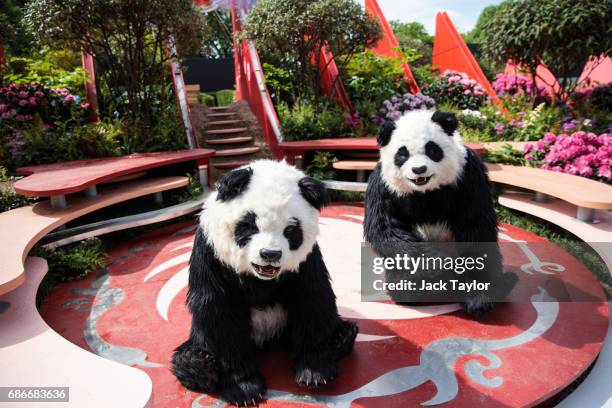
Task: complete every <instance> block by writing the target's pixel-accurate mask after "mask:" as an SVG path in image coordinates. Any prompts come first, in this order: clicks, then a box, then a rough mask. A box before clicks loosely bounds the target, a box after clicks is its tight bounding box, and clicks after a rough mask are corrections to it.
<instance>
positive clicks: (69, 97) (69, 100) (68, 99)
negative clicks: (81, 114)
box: [65, 95, 74, 103]
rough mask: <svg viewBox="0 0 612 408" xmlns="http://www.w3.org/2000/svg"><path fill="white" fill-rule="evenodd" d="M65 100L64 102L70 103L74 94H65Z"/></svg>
mask: <svg viewBox="0 0 612 408" xmlns="http://www.w3.org/2000/svg"><path fill="white" fill-rule="evenodd" d="M65 101H66V103H72V101H74V96H72V95H67V96H66V99H65Z"/></svg>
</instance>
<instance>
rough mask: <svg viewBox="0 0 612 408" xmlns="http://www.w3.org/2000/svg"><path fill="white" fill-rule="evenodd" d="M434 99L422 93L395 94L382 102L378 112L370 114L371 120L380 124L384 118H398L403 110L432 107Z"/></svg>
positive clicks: (434, 102)
mask: <svg viewBox="0 0 612 408" xmlns="http://www.w3.org/2000/svg"><path fill="white" fill-rule="evenodd" d="M435 104H436V101H434V100H433V98H431V97H429V96H427V95H423V94H422V93H417V94H414V95H413V94H411V93H406V94H404V95H397V96H394V97H392V98H391V99H387V100H386V101H384V102H383V107H382V108H381V109H380V114H376V115H374V116H372V122H374V123H376V124H377V125H381V124H382V123H384V122H385V120H398V119H399V118H401V117H402V114H403V113H404V112H408V111H411V110H417V109H429V108H433V107H434V106H435Z"/></svg>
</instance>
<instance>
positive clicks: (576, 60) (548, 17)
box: [482, 0, 612, 100]
mask: <svg viewBox="0 0 612 408" xmlns="http://www.w3.org/2000/svg"><path fill="white" fill-rule="evenodd" d="M611 15H612V2H611V1H600V0H583V1H575V0H518V1H509V2H507V3H502V5H501V7H500V9H499V10H498V11H496V12H495V13H494V14H493V16H492V17H491V18H490V20H488V21H486V22H485V23H484V24H483V25H482V32H483V37H482V41H483V42H482V45H483V50H484V52H485V54H486V56H487V57H488V58H490V59H491V60H493V61H497V62H499V63H505V62H506V61H507V60H508V59H512V60H513V61H514V62H515V63H516V64H519V65H522V66H524V67H525V68H526V69H527V70H528V72H529V73H531V74H535V72H536V68H537V66H538V65H539V64H540V62H542V61H544V62H545V63H546V65H547V66H548V68H549V69H550V70H551V71H552V72H553V73H554V74H555V76H556V77H557V78H559V83H560V85H561V86H560V88H559V89H558V90H557V91H556V97H557V99H558V100H559V99H561V97H562V96H563V95H564V94H571V92H572V91H573V89H575V87H576V86H577V85H578V84H577V82H576V80H575V74H573V73H574V72H576V71H578V72H579V71H580V69H582V65H583V64H584V63H585V61H586V60H587V58H589V57H590V56H592V55H601V54H606V55H608V54H609V53H610V50H611V49H612V30H611V29H610V16H611Z"/></svg>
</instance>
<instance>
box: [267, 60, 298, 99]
mask: <svg viewBox="0 0 612 408" xmlns="http://www.w3.org/2000/svg"><path fill="white" fill-rule="evenodd" d="M263 70H264V72H265V74H266V86H267V87H268V91H269V92H270V97H271V98H272V100H273V101H274V102H276V103H279V102H281V101H285V102H290V101H292V100H293V98H294V90H293V82H292V75H291V72H289V71H287V70H286V69H283V68H279V67H276V66H274V65H272V64H268V63H267V62H264V63H263Z"/></svg>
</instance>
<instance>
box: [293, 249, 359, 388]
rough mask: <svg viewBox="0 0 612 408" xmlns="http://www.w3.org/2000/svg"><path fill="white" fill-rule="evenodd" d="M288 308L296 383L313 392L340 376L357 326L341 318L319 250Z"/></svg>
mask: <svg viewBox="0 0 612 408" xmlns="http://www.w3.org/2000/svg"><path fill="white" fill-rule="evenodd" d="M294 283H295V285H294V291H293V294H294V296H292V297H291V300H290V302H289V305H288V310H289V322H290V326H289V327H290V337H291V348H292V353H293V360H294V369H295V382H296V383H297V384H298V385H300V386H303V387H308V388H313V387H320V386H323V385H326V384H327V383H329V382H330V381H332V380H333V379H335V378H336V377H337V376H338V359H340V358H342V357H344V356H345V355H346V354H348V353H349V352H350V351H351V350H352V348H353V343H354V342H355V337H356V336H357V331H358V329H357V325H356V324H355V323H353V322H348V321H343V320H341V319H340V317H339V316H338V309H337V307H336V299H335V295H334V292H333V290H332V288H331V283H330V281H329V274H328V273H327V269H326V267H325V264H324V262H323V258H322V255H321V252H320V250H319V247H318V246H317V245H315V247H314V248H313V251H312V252H311V254H310V255H309V256H308V258H307V259H306V261H304V263H302V265H301V266H300V271H299V273H298V277H297V279H296V282H294Z"/></svg>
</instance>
